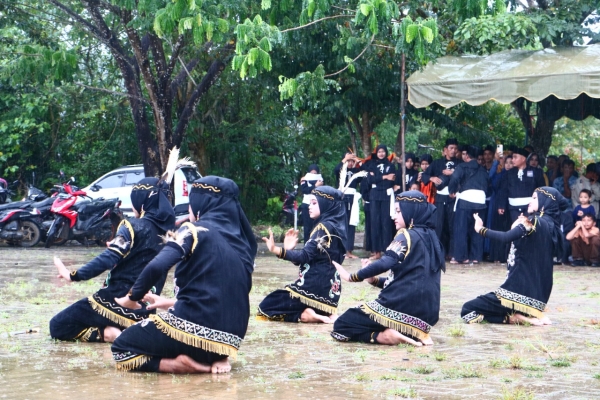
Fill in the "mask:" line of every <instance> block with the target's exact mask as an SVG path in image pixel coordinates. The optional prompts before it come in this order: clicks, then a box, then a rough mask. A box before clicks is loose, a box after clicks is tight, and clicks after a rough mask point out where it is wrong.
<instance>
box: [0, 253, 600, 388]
mask: <svg viewBox="0 0 600 400" xmlns="http://www.w3.org/2000/svg"><path fill="white" fill-rule="evenodd" d="M101 250H102V249H100V248H98V247H89V248H86V247H83V246H78V245H72V246H68V245H67V246H64V247H61V248H56V249H44V248H40V247H37V248H33V249H13V248H9V247H3V246H0V304H2V307H1V308H0V377H1V378H2V380H3V381H4V382H5V385H4V388H3V390H2V391H0V398H6V399H49V398H50V399H60V398H67V396H69V397H74V396H77V398H91V399H114V398H119V397H127V398H197V399H208V398H211V399H212V398H219V399H239V398H241V399H263V398H266V399H269V398H277V399H280V398H300V397H302V398H312V399H346V398H365V399H367V398H393V397H401V398H408V397H412V398H427V399H468V398H473V399H530V398H536V399H538V398H539V399H592V398H600V365H599V361H600V357H599V356H600V325H598V322H597V320H598V319H600V268H586V267H582V268H573V267H567V266H558V267H556V268H555V273H554V290H553V293H552V297H551V299H550V302H549V311H548V316H549V317H550V318H551V319H552V320H553V322H554V325H552V326H549V327H532V326H506V325H492V324H475V325H465V324H463V323H462V322H461V320H460V318H459V314H460V308H461V306H462V304H463V303H464V302H465V301H467V300H470V299H472V298H473V297H475V296H477V295H479V294H484V293H487V292H489V291H490V290H493V289H495V288H496V287H497V286H498V285H499V284H500V283H501V282H502V281H503V279H504V276H505V274H506V268H505V266H503V265H499V264H498V265H493V264H482V265H479V266H466V265H461V266H454V265H449V264H448V270H447V272H446V274H445V275H443V277H442V307H441V313H440V321H439V322H438V323H437V325H436V326H435V327H434V328H433V330H432V338H433V339H434V341H435V345H434V346H433V347H427V348H413V347H407V346H396V347H388V346H381V345H368V344H356V343H338V342H335V341H334V340H333V339H331V337H330V336H329V331H330V329H331V327H330V326H327V325H312V324H286V323H275V322H263V321H256V320H255V319H254V317H252V318H251V320H250V326H249V328H248V333H247V335H246V339H245V341H244V343H243V345H242V347H241V349H240V353H239V355H238V358H237V360H236V361H234V362H233V363H232V365H233V370H232V372H231V373H230V374H227V375H222V376H217V375H214V376H211V375H201V376H200V375H183V376H175V375H169V374H148V373H120V372H117V371H116V370H115V367H114V363H113V361H112V357H111V352H110V345H109V344H88V343H61V342H55V341H53V340H52V339H50V337H49V335H48V321H49V320H50V318H51V317H52V316H53V315H54V314H56V313H57V312H59V311H60V310H62V309H63V308H65V307H66V306H67V305H69V304H70V303H71V302H73V301H75V300H77V299H79V298H82V297H86V296H87V295H89V294H91V293H93V292H94V291H95V290H96V289H97V288H98V287H100V286H101V284H102V281H103V279H104V278H105V276H100V277H97V278H96V279H94V280H92V281H88V282H82V283H75V284H66V283H64V282H62V281H60V280H59V279H58V278H57V277H56V273H55V268H54V266H53V264H52V257H53V255H55V254H56V255H58V256H59V257H61V258H62V259H63V261H64V262H65V264H66V265H67V266H70V267H71V268H73V269H74V268H76V267H78V266H80V265H82V264H83V263H85V262H87V261H88V260H90V259H92V258H93V257H94V256H95V255H97V254H99V253H100V252H101ZM261 251H262V252H264V249H262V250H261ZM256 264H257V267H256V271H255V273H254V287H253V290H252V293H251V302H252V307H253V310H255V309H256V305H257V304H258V303H259V302H260V300H262V298H263V297H264V296H265V295H266V294H268V293H269V292H270V291H272V290H274V289H277V288H281V287H283V285H285V284H286V283H288V282H290V281H292V280H293V279H294V277H295V276H296V273H297V270H296V268H295V267H294V266H293V265H292V264H291V263H288V262H283V261H280V260H277V259H276V258H275V257H273V256H268V255H265V254H262V255H261V256H260V257H258V258H257V261H256ZM345 265H347V266H348V268H349V269H350V270H351V271H356V270H357V269H358V268H359V266H360V261H359V260H348V261H346V262H345ZM169 281H170V280H169ZM171 288H172V284H171V285H169V284H168V286H167V288H166V289H165V293H169V292H170V289H171ZM376 296H377V290H376V289H375V288H372V287H371V286H369V285H368V284H365V283H357V284H350V283H345V284H344V290H343V295H342V302H341V305H340V311H342V312H343V311H344V310H346V309H347V308H349V307H353V306H355V305H358V304H360V303H361V302H362V301H365V300H370V299H373V298H375V297H376ZM415 301H418V299H415ZM31 328H39V333H24V332H25V331H27V330H29V329H31Z"/></svg>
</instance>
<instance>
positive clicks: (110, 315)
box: [88, 296, 138, 328]
mask: <svg viewBox="0 0 600 400" xmlns="http://www.w3.org/2000/svg"><path fill="white" fill-rule="evenodd" d="M88 302H89V303H90V306H91V307H92V309H93V310H94V311H96V312H97V313H98V314H100V315H102V316H103V317H104V318H106V319H108V320H110V321H112V322H114V323H115V324H118V325H120V326H123V327H125V328H129V327H130V326H131V325H133V324H135V323H136V322H138V321H136V320H133V319H129V318H126V317H124V316H122V315H119V314H117V313H116V312H114V311H111V310H109V309H107V308H106V307H104V306H103V305H102V304H100V303H98V302H97V301H96V299H94V297H93V296H90V297H88ZM123 310H124V309H123Z"/></svg>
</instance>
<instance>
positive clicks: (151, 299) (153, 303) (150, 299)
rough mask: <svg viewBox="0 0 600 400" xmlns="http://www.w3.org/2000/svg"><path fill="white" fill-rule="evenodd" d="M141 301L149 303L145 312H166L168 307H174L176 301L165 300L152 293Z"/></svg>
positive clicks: (147, 294)
mask: <svg viewBox="0 0 600 400" xmlns="http://www.w3.org/2000/svg"><path fill="white" fill-rule="evenodd" d="M142 300H143V301H145V302H146V303H149V304H148V305H147V306H146V309H147V310H154V309H156V308H162V309H163V310H168V309H169V307H173V305H175V302H176V301H177V299H167V298H166V297H162V296H159V295H157V294H154V293H152V292H148V293H146V295H145V296H144V298H143V299H142Z"/></svg>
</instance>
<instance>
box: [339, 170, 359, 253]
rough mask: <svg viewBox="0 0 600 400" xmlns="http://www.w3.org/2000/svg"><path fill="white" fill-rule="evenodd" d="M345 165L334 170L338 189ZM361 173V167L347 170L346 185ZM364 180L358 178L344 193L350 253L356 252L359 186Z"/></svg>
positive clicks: (347, 244) (348, 249)
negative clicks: (355, 237) (355, 239)
mask: <svg viewBox="0 0 600 400" xmlns="http://www.w3.org/2000/svg"><path fill="white" fill-rule="evenodd" d="M343 165H344V164H343V163H339V164H338V165H336V167H335V169H334V171H333V172H334V174H335V176H336V180H337V187H338V188H339V187H340V182H339V181H340V172H341V170H342V167H343ZM360 171H361V168H360V167H355V168H347V169H346V184H347V185H348V182H350V179H351V178H352V176H354V174H357V173H359V172H360ZM361 180H362V178H357V179H355V180H353V181H352V182H351V183H350V184H349V186H348V188H347V189H346V191H345V192H344V202H345V203H346V206H345V208H346V233H347V237H346V243H344V245H345V246H346V251H348V252H352V250H354V236H355V233H356V225H357V224H358V220H357V219H358V218H357V217H358V213H359V208H360V206H359V201H360V197H361V195H360V191H359V190H358V185H359V184H360V182H361ZM352 217H354V218H352Z"/></svg>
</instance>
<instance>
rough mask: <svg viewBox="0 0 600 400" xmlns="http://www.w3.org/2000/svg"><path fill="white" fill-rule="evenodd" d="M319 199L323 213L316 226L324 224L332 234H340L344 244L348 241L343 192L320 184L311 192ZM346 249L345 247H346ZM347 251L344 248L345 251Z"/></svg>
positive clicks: (316, 221)
mask: <svg viewBox="0 0 600 400" xmlns="http://www.w3.org/2000/svg"><path fill="white" fill-rule="evenodd" d="M311 193H312V194H313V195H314V196H315V198H316V199H317V203H318V204H319V210H320V212H321V215H320V216H319V218H317V219H316V220H315V226H317V225H318V224H323V225H325V227H326V228H327V230H328V231H329V233H330V234H331V235H335V236H339V238H340V240H341V242H342V245H343V244H344V243H346V236H347V233H346V208H345V204H346V203H345V202H344V200H343V199H342V196H343V195H342V192H340V191H339V190H337V189H334V188H332V187H331V186H319V187H317V188H315V189H313V191H312V192H311ZM344 249H345V248H344ZM345 252H346V251H345V250H344V253H345Z"/></svg>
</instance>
